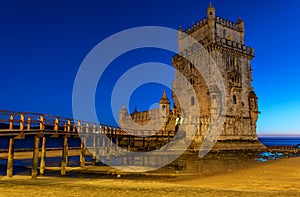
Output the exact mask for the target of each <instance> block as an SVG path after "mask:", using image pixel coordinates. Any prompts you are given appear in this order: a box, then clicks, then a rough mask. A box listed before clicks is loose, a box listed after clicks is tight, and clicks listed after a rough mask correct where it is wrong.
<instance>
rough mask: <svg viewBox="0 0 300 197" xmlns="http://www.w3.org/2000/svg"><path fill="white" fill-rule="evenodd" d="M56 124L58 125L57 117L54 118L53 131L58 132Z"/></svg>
mask: <svg viewBox="0 0 300 197" xmlns="http://www.w3.org/2000/svg"><path fill="white" fill-rule="evenodd" d="M58 123H59V120H58V117H56V118H55V121H54V131H58Z"/></svg>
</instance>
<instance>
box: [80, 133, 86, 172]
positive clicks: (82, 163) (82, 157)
mask: <svg viewBox="0 0 300 197" xmlns="http://www.w3.org/2000/svg"><path fill="white" fill-rule="evenodd" d="M85 143H86V137H85V136H82V137H81V145H80V167H82V168H84V167H85Z"/></svg>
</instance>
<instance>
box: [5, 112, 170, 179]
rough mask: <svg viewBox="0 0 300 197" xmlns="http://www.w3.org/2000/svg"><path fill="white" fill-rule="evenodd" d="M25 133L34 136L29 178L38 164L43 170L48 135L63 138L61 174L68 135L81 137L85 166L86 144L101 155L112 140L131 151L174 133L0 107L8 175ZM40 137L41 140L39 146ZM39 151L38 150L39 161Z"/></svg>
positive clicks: (163, 141)
mask: <svg viewBox="0 0 300 197" xmlns="http://www.w3.org/2000/svg"><path fill="white" fill-rule="evenodd" d="M27 136H31V137H33V138H34V142H33V143H34V144H33V162H32V173H31V176H32V179H36V178H37V175H38V168H39V169H40V174H41V175H43V174H44V173H45V158H46V151H47V147H46V140H47V138H49V137H54V138H63V144H62V155H61V175H65V174H66V166H67V162H68V139H69V138H78V137H80V138H81V146H80V166H81V167H85V163H86V162H85V157H86V150H87V148H92V150H93V154H94V155H95V153H97V155H99V154H100V155H101V154H102V155H103V156H105V154H106V153H107V152H106V150H108V149H110V148H111V147H112V145H113V143H114V144H115V145H116V146H118V147H122V148H124V149H127V150H131V151H149V150H153V149H157V148H159V147H161V146H163V145H164V144H166V143H167V142H169V141H170V139H171V138H172V137H174V136H175V133H172V132H170V131H163V130H160V131H135V130H129V129H120V128H118V127H113V126H108V125H103V124H96V123H91V122H87V121H80V120H73V119H70V118H63V117H59V116H53V115H48V114H38V113H28V112H15V111H6V110H0V138H9V146H8V151H7V152H8V153H7V154H8V156H7V171H6V175H7V176H8V177H12V175H13V162H14V142H15V140H16V139H19V140H22V139H25V138H26V137H27ZM87 138H89V139H92V147H87V146H86V139H87ZM40 140H42V144H41V148H40ZM153 142H154V143H153ZM39 151H41V156H40V164H39ZM94 157H95V156H94ZM95 160H96V163H97V162H99V158H98V157H97V156H96V157H95Z"/></svg>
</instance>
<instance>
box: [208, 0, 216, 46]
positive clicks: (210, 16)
mask: <svg viewBox="0 0 300 197" xmlns="http://www.w3.org/2000/svg"><path fill="white" fill-rule="evenodd" d="M206 15H207V18H208V27H209V32H210V33H209V34H210V36H209V37H210V39H211V41H213V42H214V40H215V18H216V10H215V8H214V7H213V6H212V3H211V2H210V5H209V7H208V8H207V10H206Z"/></svg>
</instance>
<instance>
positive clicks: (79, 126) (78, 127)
mask: <svg viewBox="0 0 300 197" xmlns="http://www.w3.org/2000/svg"><path fill="white" fill-rule="evenodd" d="M77 131H78V133H80V132H81V123H80V121H78V123H77Z"/></svg>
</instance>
